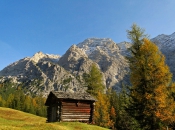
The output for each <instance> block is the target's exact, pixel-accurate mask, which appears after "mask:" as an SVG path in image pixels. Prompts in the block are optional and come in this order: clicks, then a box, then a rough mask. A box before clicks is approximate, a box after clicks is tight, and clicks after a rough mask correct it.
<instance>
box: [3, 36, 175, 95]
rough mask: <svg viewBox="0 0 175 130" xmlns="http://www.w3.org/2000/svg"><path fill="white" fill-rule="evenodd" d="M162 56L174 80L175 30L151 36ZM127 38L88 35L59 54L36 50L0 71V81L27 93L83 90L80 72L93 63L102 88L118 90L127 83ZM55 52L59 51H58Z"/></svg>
mask: <svg viewBox="0 0 175 130" xmlns="http://www.w3.org/2000/svg"><path fill="white" fill-rule="evenodd" d="M151 40H152V41H153V42H155V43H156V44H157V45H158V47H159V48H160V50H161V51H162V53H163V54H164V55H165V57H166V63H167V64H168V66H169V67H170V70H171V72H172V73H173V79H174V80H175V67H174V65H175V58H174V57H175V33H173V34H171V35H164V34H162V35H158V36H157V37H155V38H153V39H151ZM130 46H131V43H129V42H121V43H118V44H117V43H115V42H114V41H112V40H111V39H109V38H89V39H86V40H84V41H83V42H81V43H79V44H77V45H72V46H71V47H70V48H69V49H68V50H67V51H66V52H65V54H64V55H63V56H59V55H50V54H44V53H42V52H37V53H36V54H34V55H33V57H25V58H23V59H20V60H18V61H16V62H14V63H12V64H10V65H9V66H7V67H5V68H4V69H3V70H2V71H0V76H1V77H0V83H3V82H6V81H10V82H14V83H17V84H19V85H21V86H22V87H23V88H25V89H26V90H27V91H28V93H29V92H31V93H34V94H36V95H40V94H42V95H43V96H47V95H48V94H49V92H50V91H52V90H56V91H57V90H62V91H72V92H73V91H82V92H83V91H85V90H86V88H85V87H84V80H83V74H84V73H88V72H89V70H90V67H91V65H92V64H93V63H95V64H96V65H97V66H98V67H99V69H100V70H101V72H102V75H103V81H104V85H105V86H106V88H113V89H115V90H116V91H120V90H121V86H122V85H123V84H129V67H128V63H127V61H126V59H125V56H127V55H129V52H128V48H129V47H130ZM58 53H59V52H58Z"/></svg>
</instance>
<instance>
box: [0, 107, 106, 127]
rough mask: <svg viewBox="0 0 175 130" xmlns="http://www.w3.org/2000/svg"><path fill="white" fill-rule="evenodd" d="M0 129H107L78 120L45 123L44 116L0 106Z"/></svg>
mask: <svg viewBox="0 0 175 130" xmlns="http://www.w3.org/2000/svg"><path fill="white" fill-rule="evenodd" d="M0 129H1V130H8V129H13V130H25V129H27V130H29V129H30V130H107V129H105V128H102V127H98V126H94V125H88V124H85V123H80V122H56V123H46V118H43V117H39V116H35V115H32V114H28V113H24V112H21V111H17V110H13V109H10V108H3V107H0Z"/></svg>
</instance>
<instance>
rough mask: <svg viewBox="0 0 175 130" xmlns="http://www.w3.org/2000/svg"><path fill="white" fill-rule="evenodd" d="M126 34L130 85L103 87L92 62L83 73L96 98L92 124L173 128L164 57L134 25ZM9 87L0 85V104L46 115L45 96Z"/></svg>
mask: <svg viewBox="0 0 175 130" xmlns="http://www.w3.org/2000/svg"><path fill="white" fill-rule="evenodd" d="M127 36H128V38H129V39H130V40H131V42H132V46H131V47H130V48H129V51H130V56H127V57H126V59H127V61H128V64H129V69H130V74H129V75H130V84H122V88H121V91H120V92H116V91H115V90H113V89H112V88H108V89H107V90H105V86H104V85H103V80H102V74H101V71H100V69H99V68H98V67H97V66H96V65H95V64H93V65H92V66H91V70H90V72H89V73H88V74H84V80H85V87H87V92H88V93H90V94H91V95H92V96H94V97H95V98H96V99H97V102H96V105H95V113H94V118H93V124H96V125H99V126H102V127H106V128H110V129H114V130H159V129H167V128H168V129H173V128H175V101H174V100H175V83H174V82H173V80H172V73H171V72H170V70H169V67H168V66H167V65H166V63H165V56H164V55H163V54H162V53H161V52H160V51H159V48H158V47H157V46H156V45H155V44H154V43H153V42H151V41H150V40H149V38H148V35H147V34H145V30H144V29H142V28H140V27H139V26H137V25H136V24H133V25H132V26H131V30H127ZM12 86H15V84H13V83H11V82H5V83H2V84H0V106H3V107H9V108H13V109H17V110H21V111H24V112H28V113H32V114H36V115H39V116H43V117H45V116H46V107H45V106H44V103H45V100H46V99H45V98H42V96H31V95H27V94H24V93H23V90H22V89H21V87H20V85H17V86H16V87H12ZM104 90H105V91H104Z"/></svg>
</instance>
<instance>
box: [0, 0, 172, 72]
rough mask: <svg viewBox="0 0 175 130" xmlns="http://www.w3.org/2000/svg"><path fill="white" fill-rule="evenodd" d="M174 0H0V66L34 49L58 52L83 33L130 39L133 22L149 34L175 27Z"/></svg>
mask: <svg viewBox="0 0 175 130" xmlns="http://www.w3.org/2000/svg"><path fill="white" fill-rule="evenodd" d="M174 7H175V0H0V48H1V53H0V61H1V62H0V70H1V69H3V68H4V67H5V66H7V65H9V64H11V63H13V62H15V61H17V60H19V59H21V58H24V57H27V56H29V57H31V56H32V55H33V54H35V53H36V52H38V51H42V52H43V53H48V54H58V55H63V54H64V53H65V52H66V50H67V49H68V48H69V47H70V46H71V45H73V44H78V43H80V42H82V41H83V40H85V39H87V38H92V37H97V38H111V39H112V40H113V41H114V42H116V43H119V42H122V41H129V40H128V39H127V36H126V35H127V34H126V30H127V29H130V27H131V25H132V24H133V23H136V24H138V25H139V26H140V27H142V28H144V29H145V30H146V33H148V34H149V35H150V38H153V37H155V36H157V35H159V34H167V35H169V34H172V33H173V32H175V17H174V16H175V8H174Z"/></svg>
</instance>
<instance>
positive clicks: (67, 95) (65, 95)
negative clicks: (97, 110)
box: [51, 91, 96, 101]
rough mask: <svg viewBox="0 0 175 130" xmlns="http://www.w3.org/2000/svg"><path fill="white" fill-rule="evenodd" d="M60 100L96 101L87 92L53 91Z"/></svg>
mask: <svg viewBox="0 0 175 130" xmlns="http://www.w3.org/2000/svg"><path fill="white" fill-rule="evenodd" d="M51 93H53V94H54V95H55V96H56V97H57V98H58V99H74V100H89V101H96V99H95V98H94V97H92V96H91V95H90V94H89V93H86V92H83V93H82V92H74V93H71V92H63V91H51Z"/></svg>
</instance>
